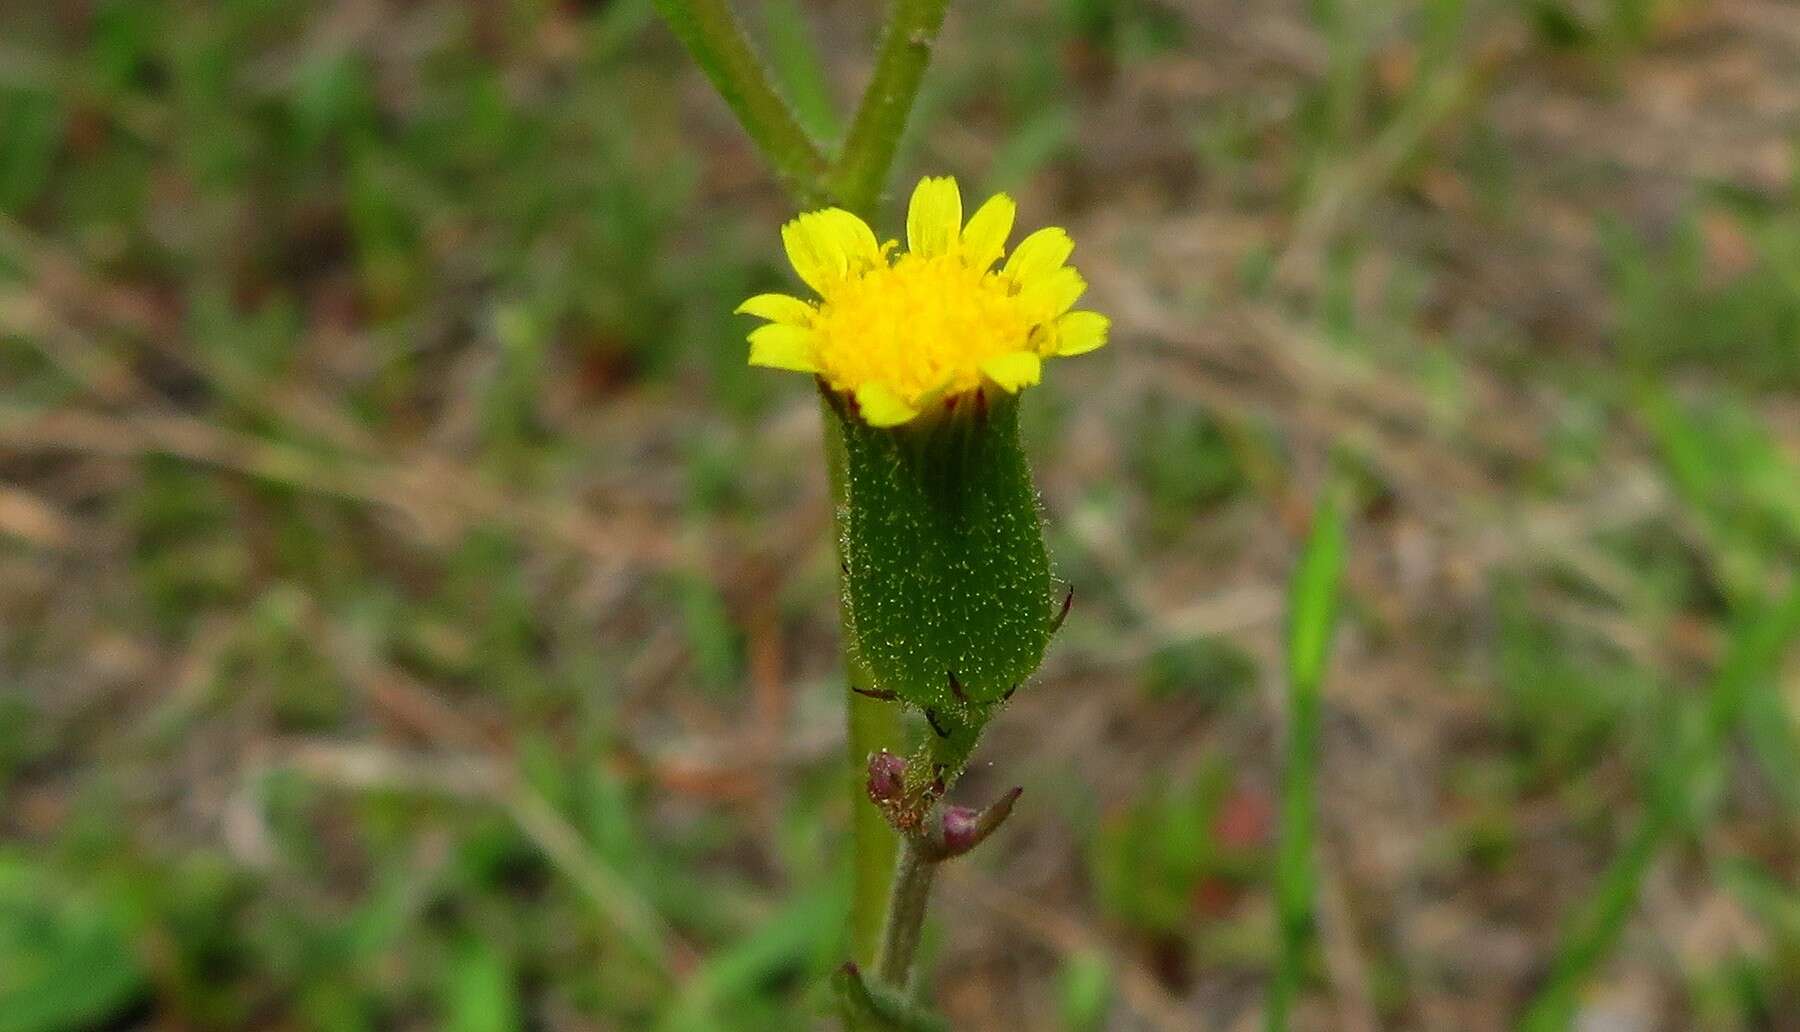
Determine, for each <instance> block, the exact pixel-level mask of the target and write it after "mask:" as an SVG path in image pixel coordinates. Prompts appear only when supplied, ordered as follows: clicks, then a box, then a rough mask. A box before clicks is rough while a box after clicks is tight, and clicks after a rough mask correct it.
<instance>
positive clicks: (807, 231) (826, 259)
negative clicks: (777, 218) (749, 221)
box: [781, 209, 853, 294]
mask: <svg viewBox="0 0 1800 1032" xmlns="http://www.w3.org/2000/svg"><path fill="white" fill-rule="evenodd" d="M830 211H832V209H824V211H808V213H805V214H801V216H799V218H796V220H792V222H788V223H787V225H783V227H781V245H783V247H787V252H788V261H792V263H794V272H797V274H799V277H801V281H805V283H806V286H812V288H814V290H817V292H819V294H824V292H826V290H830V288H832V286H835V285H837V283H839V281H841V279H844V274H846V272H848V268H850V252H848V249H846V247H844V236H842V223H841V220H839V218H837V216H833V214H828V213H830ZM851 218H853V216H851Z"/></svg>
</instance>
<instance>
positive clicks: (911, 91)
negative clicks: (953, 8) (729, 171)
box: [655, 0, 949, 965]
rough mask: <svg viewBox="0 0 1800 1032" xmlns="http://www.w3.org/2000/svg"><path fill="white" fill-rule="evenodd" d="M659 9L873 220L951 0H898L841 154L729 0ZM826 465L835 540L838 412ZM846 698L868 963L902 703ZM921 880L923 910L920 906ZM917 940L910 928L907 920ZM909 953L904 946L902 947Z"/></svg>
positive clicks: (749, 127)
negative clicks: (804, 120)
mask: <svg viewBox="0 0 1800 1032" xmlns="http://www.w3.org/2000/svg"><path fill="white" fill-rule="evenodd" d="M655 3H656V7H657V10H659V11H660V12H661V13H662V16H663V18H664V19H665V20H667V21H668V23H669V26H670V28H672V29H673V30H674V32H675V35H676V36H677V37H678V38H679V39H680V40H681V42H682V45H683V46H685V47H686V48H687V49H688V52H689V53H691V54H692V55H693V57H694V60H695V61H696V62H697V63H698V64H699V65H700V68H701V70H702V71H703V72H705V73H706V77H707V78H708V79H709V80H711V81H712V84H713V88H714V89H716V90H718V91H719V95H720V96H721V97H723V98H724V99H725V102H726V103H727V104H728V105H730V107H731V110H732V112H733V113H735V114H736V115H737V118H738V121H739V122H740V123H742V124H743V126H744V130H745V131H746V132H747V133H749V134H750V138H751V139H752V140H754V141H755V142H756V145H757V146H758V147H759V148H761V150H762V151H763V153H764V155H766V156H767V157H768V159H769V162H770V163H771V164H772V165H774V167H775V171H776V174H777V175H778V176H779V177H780V178H781V180H782V183H783V184H784V185H785V186H786V187H787V188H788V190H789V192H790V193H792V194H793V196H794V199H795V200H796V201H797V202H798V203H800V204H801V205H803V206H816V205H820V204H825V203H829V202H832V201H835V202H836V203H838V204H840V205H842V206H843V207H845V208H847V209H849V210H850V211H853V212H855V213H856V214H858V215H860V216H862V217H863V218H864V219H865V220H868V221H871V222H873V221H874V214H875V211H874V209H875V203H876V200H877V198H878V197H879V195H880V193H881V185H882V183H883V182H884V181H885V180H886V179H887V175H888V169H889V167H890V166H891V165H892V164H893V160H894V152H895V150H896V149H897V148H898V146H899V141H900V134H901V132H902V130H904V129H905V128H906V118H907V115H908V114H909V113H910V112H911V110H912V106H913V101H914V99H915V98H916V97H917V96H918V92H919V82H920V79H921V78H922V77H923V76H924V74H925V66H926V65H927V64H928V63H929V62H930V59H931V47H932V44H933V42H934V41H935V40H936V39H937V33H938V29H939V27H940V26H942V25H943V22H944V11H945V8H946V7H947V6H948V4H949V0H894V4H893V7H892V8H891V9H890V11H889V16H888V22H887V28H886V30H885V31H884V33H883V35H882V43H881V49H880V53H879V54H878V56H877V58H876V67H875V74H874V75H873V77H872V78H871V79H870V81H869V86H868V89H867V90H865V91H864V93H863V98H862V102H861V104H860V106H859V107H858V109H857V113H856V117H855V120H854V122H853V123H852V124H851V127H850V132H849V136H848V138H847V139H846V141H845V144H844V149H843V152H842V154H841V155H840V156H839V158H838V160H837V161H836V162H835V163H829V164H828V163H827V161H826V159H825V157H824V155H823V154H822V152H821V151H820V150H819V147H818V145H817V144H816V143H814V142H813V140H812V138H811V137H810V136H809V135H807V132H806V130H805V129H804V128H802V127H801V125H800V123H799V121H798V120H797V119H796V118H795V117H794V113H793V111H792V109H791V108H790V107H789V106H788V104H787V103H786V102H785V101H784V100H782V98H781V96H780V95H779V94H777V93H776V92H775V89H774V87H773V86H771V85H770V82H769V76H768V73H767V71H766V70H765V69H764V68H763V65H762V62H761V61H760V60H758V58H757V56H756V53H755V51H754V50H753V49H752V48H751V46H750V41H749V38H748V37H747V36H746V35H745V33H744V29H743V26H742V25H740V24H739V23H738V20H737V18H736V17H735V16H734V15H733V14H732V12H731V7H730V5H729V2H728V0H655ZM824 424H825V457H826V469H827V473H828V476H829V478H830V483H831V510H832V542H833V545H834V546H841V543H842V541H843V527H842V526H841V519H842V514H843V512H844V506H845V495H844V443H843V439H842V438H841V437H840V436H839V432H838V429H837V426H836V420H835V419H833V418H832V416H831V414H830V413H829V412H826V413H825V418H824ZM839 621H840V624H841V626H842V627H843V629H844V635H843V637H844V643H845V646H846V648H845V650H844V651H845V655H844V667H845V674H846V677H847V679H848V681H849V687H850V688H851V689H857V688H863V689H872V688H874V681H873V679H872V678H871V677H870V675H869V671H868V668H867V667H865V666H864V665H863V664H862V662H861V661H860V660H859V659H858V657H857V655H856V650H855V649H854V648H853V647H851V644H852V643H851V628H850V624H849V620H848V614H846V613H843V612H842V611H841V609H840V615H839ZM845 694H846V696H847V698H848V700H849V702H848V708H849V716H848V744H847V746H846V758H847V759H848V761H849V762H848V764H847V767H848V772H849V778H848V781H849V784H850V800H851V808H852V814H853V816H852V822H851V830H852V839H853V842H852V845H853V848H854V867H853V882H854V887H853V890H852V895H851V911H850V936H851V949H852V955H853V956H854V957H855V958H856V959H857V960H858V961H860V962H862V963H873V962H874V955H875V951H876V948H877V944H878V942H879V940H880V937H881V933H882V920H883V915H884V914H886V913H887V911H888V909H889V908H888V902H889V887H890V882H889V877H890V875H891V874H892V873H893V872H894V871H895V870H896V859H895V855H896V846H897V844H898V843H897V840H896V837H895V835H894V833H893V831H892V830H891V829H889V827H888V826H887V821H886V819H885V818H884V817H883V816H882V814H881V811H880V810H878V809H876V807H875V805H874V804H873V803H871V802H870V801H869V798H868V793H867V790H866V786H865V778H866V775H867V764H868V758H869V755H870V754H871V753H874V752H875V751H877V750H879V749H884V748H886V749H898V748H899V746H900V741H901V726H900V710H899V707H897V706H894V705H893V704H892V703H884V702H878V701H876V700H874V699H869V698H865V697H863V696H861V695H858V694H857V693H856V692H855V691H854V690H852V691H848V692H846V693H845ZM929 885H930V879H929V876H928V875H927V876H926V878H925V882H924V884H923V885H921V886H920V887H919V891H920V893H921V900H920V904H919V907H918V912H919V918H920V919H921V920H922V919H923V916H924V904H923V895H922V894H923V893H924V892H925V891H926V890H928V889H929ZM914 941H915V945H916V929H915V940H914ZM908 964H909V965H910V953H909V958H908Z"/></svg>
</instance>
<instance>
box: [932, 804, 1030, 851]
mask: <svg viewBox="0 0 1800 1032" xmlns="http://www.w3.org/2000/svg"><path fill="white" fill-rule="evenodd" d="M1024 791H1025V790H1024V789H1022V788H1015V789H1013V790H1012V791H1010V792H1008V793H1006V794H1005V795H1003V796H1001V797H1000V798H999V799H997V800H995V802H994V804H993V805H992V806H989V807H988V808H987V809H985V810H971V809H970V808H968V807H966V806H946V807H944V814H943V818H942V821H943V823H942V828H943V834H942V838H940V839H939V840H938V842H937V843H935V847H936V848H934V849H932V850H930V851H929V853H930V858H931V859H933V860H948V859H950V858H951V857H953V856H961V855H963V854H964V853H967V852H968V851H969V850H971V849H974V848H975V847H976V846H979V845H981V843H982V842H983V841H985V840H986V839H987V837H988V836H989V835H992V834H993V833H994V829H995V828H998V827H999V826H1000V825H1001V824H1002V823H1003V822H1004V821H1005V820H1006V818H1007V817H1008V816H1009V815H1010V814H1011V813H1012V808H1013V804H1014V803H1016V802H1018V801H1019V794H1020V793H1022V792H1024Z"/></svg>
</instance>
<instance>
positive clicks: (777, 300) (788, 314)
mask: <svg viewBox="0 0 1800 1032" xmlns="http://www.w3.org/2000/svg"><path fill="white" fill-rule="evenodd" d="M737 314H739V315H754V316H756V317H757V318H758V319H767V320H769V321H770V322H777V323H786V324H787V325H789V326H810V325H812V321H813V316H815V315H817V314H818V309H816V308H814V307H813V306H812V305H809V304H807V303H806V302H804V301H802V300H800V299H799V298H797V297H794V296H792V295H789V294H758V295H756V296H755V297H753V298H751V299H750V300H748V301H745V302H744V303H743V304H741V305H739V306H737Z"/></svg>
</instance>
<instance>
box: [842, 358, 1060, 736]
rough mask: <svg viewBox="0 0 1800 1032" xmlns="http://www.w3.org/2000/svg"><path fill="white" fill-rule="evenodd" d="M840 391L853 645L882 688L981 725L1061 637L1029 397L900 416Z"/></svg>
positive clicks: (960, 727)
mask: <svg viewBox="0 0 1800 1032" xmlns="http://www.w3.org/2000/svg"><path fill="white" fill-rule="evenodd" d="M830 400H831V402H832V404H831V409H832V411H833V412H834V413H835V415H836V418H837V419H838V421H839V423H840V426H841V429H842V432H843V439H844V450H845V458H846V464H845V479H846V485H845V486H846V490H845V506H846V508H845V511H844V513H843V519H842V521H841V526H842V527H843V534H844V539H843V542H842V545H843V547H842V555H843V559H844V565H845V570H844V592H845V600H846V603H847V606H846V608H847V610H848V612H849V615H850V634H851V638H852V641H851V647H852V648H854V649H856V650H857V653H858V654H859V655H860V656H861V658H862V660H863V662H864V663H866V664H867V665H868V667H869V670H870V672H871V673H872V674H873V676H874V681H875V687H876V688H878V689H881V690H884V691H889V692H893V693H894V694H895V695H897V696H898V697H899V698H901V699H903V700H905V701H906V702H909V703H911V704H913V705H915V706H918V707H920V708H923V709H930V710H932V711H933V714H934V716H935V717H937V718H938V721H937V722H938V723H939V724H940V729H943V730H948V729H951V728H954V729H955V730H954V731H953V732H952V733H953V734H956V733H959V732H967V731H978V730H979V727H980V725H981V724H982V723H984V722H985V720H986V716H987V713H988V711H989V710H990V709H991V708H992V704H993V703H995V702H997V701H999V700H1000V699H1002V698H1004V697H1005V696H1006V695H1007V694H1008V693H1010V692H1011V691H1012V690H1013V689H1014V688H1015V687H1017V686H1018V685H1019V684H1020V683H1021V682H1022V681H1024V680H1025V678H1027V677H1029V676H1030V675H1031V673H1032V672H1033V671H1035V670H1036V669H1037V667H1038V663H1039V662H1040V661H1041V660H1042V659H1043V657H1044V649H1045V647H1046V646H1047V645H1048V644H1049V640H1050V618H1051V600H1050V562H1049V558H1048V556H1047V555H1046V553H1045V551H1044V535H1043V526H1042V522H1041V519H1040V517H1039V513H1038V500H1037V492H1036V489H1035V488H1034V486H1033V484H1032V481H1031V470H1030V468H1029V466H1028V465H1027V464H1026V461H1025V453H1024V450H1023V449H1022V448H1021V447H1020V445H1019V413H1018V399H1017V398H1016V397H1014V396H1012V395H1008V394H1004V393H1001V392H993V393H992V394H989V395H988V396H987V397H985V398H978V397H976V396H969V397H964V398H962V399H960V400H959V403H958V404H957V405H955V406H954V407H953V408H951V409H950V410H948V411H945V412H941V413H927V414H925V415H922V416H920V417H919V418H918V419H916V420H914V421H912V422H910V423H906V424H903V425H901V426H898V427H888V428H875V427H870V426H868V425H867V424H865V423H863V421H862V420H861V419H860V418H858V417H857V416H856V414H855V413H854V411H851V410H850V408H849V406H848V405H847V403H846V402H845V401H844V400H843V399H841V398H835V397H834V398H831V399H830ZM952 677H954V679H955V685H956V687H953V686H952ZM957 688H960V690H961V694H960V697H959V695H958V693H957ZM959 737H960V735H959ZM968 744H970V745H972V744H973V743H972V742H970V743H968Z"/></svg>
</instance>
